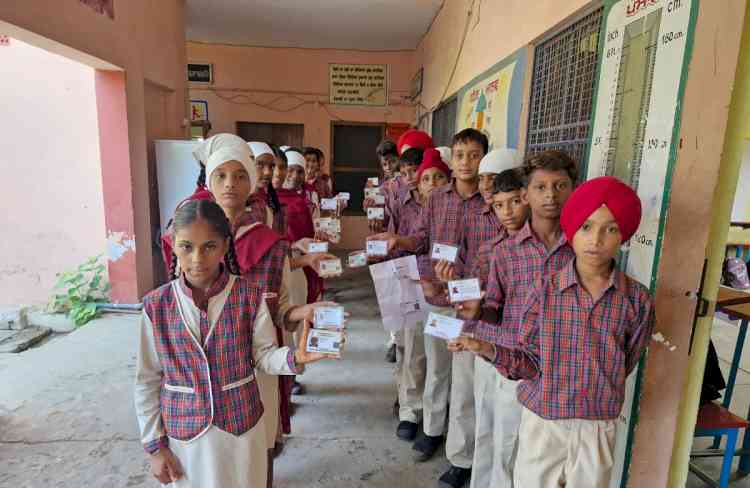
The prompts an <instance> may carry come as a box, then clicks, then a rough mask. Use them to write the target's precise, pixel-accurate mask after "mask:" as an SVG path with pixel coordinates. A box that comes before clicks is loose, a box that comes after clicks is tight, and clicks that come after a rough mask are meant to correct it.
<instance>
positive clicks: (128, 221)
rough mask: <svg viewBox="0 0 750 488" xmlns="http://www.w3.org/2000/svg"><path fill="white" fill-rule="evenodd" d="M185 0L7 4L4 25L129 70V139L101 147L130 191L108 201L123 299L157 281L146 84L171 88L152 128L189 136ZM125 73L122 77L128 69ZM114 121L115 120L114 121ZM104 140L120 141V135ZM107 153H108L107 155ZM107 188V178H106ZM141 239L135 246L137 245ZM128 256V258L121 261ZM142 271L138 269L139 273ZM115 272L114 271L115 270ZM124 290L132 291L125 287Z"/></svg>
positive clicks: (0, 26) (125, 99) (104, 65)
mask: <svg viewBox="0 0 750 488" xmlns="http://www.w3.org/2000/svg"><path fill="white" fill-rule="evenodd" d="M184 8H185V4H184V1H183V0H160V1H159V2H152V1H150V0H128V1H127V2H119V1H118V2H115V18H114V20H112V19H110V18H109V17H107V16H105V15H100V14H98V13H96V12H95V11H94V10H92V9H91V8H89V7H87V6H85V5H83V4H82V3H81V2H79V1H78V0H24V1H23V2H0V30H2V31H3V32H4V33H6V34H10V35H11V36H13V37H17V38H20V39H23V40H25V41H27V42H30V43H33V44H35V45H37V46H41V47H44V48H46V49H48V50H51V51H53V52H57V53H60V54H64V55H65V56H68V57H71V58H74V59H78V60H80V61H82V62H84V63H86V64H88V65H90V66H92V67H95V68H99V69H104V70H116V71H117V70H122V71H124V77H123V88H124V95H123V96H122V97H121V100H120V101H121V102H122V103H123V105H122V107H124V108H125V109H126V113H125V114H124V116H125V119H124V120H125V122H126V126H127V141H126V142H127V144H126V145H125V146H124V147H123V146H122V145H119V144H118V145H115V147H112V148H106V147H102V156H104V153H107V154H108V157H112V156H113V153H116V157H114V158H113V160H114V161H116V162H117V164H120V165H122V166H121V168H119V169H120V170H124V171H125V173H124V174H125V175H127V178H125V179H120V180H118V181H112V182H111V184H112V185H119V186H122V187H124V188H125V189H126V190H127V191H128V192H129V193H130V194H131V199H130V202H129V203H128V205H129V209H127V210H126V211H123V209H122V208H121V207H118V208H108V207H105V214H106V215H107V220H106V234H107V235H109V236H116V237H117V238H118V240H117V242H115V244H116V245H117V246H116V248H117V249H120V250H122V249H123V248H124V252H122V253H119V252H118V253H116V254H114V255H113V256H111V257H113V258H116V259H115V260H114V261H112V262H111V263H110V268H112V267H113V266H119V267H123V268H124V267H125V266H129V267H131V268H132V267H133V266H132V264H128V263H130V262H131V261H132V262H133V263H136V268H135V270H132V271H131V272H130V273H125V272H124V269H123V270H122V272H117V273H115V274H114V276H120V278H121V279H123V280H127V281H128V283H123V284H122V287H121V289H122V290H123V293H124V294H121V295H120V294H115V293H113V298H114V299H115V300H118V301H136V300H139V299H140V297H141V296H142V295H143V294H144V293H145V292H147V291H148V290H149V289H151V288H152V287H153V285H154V281H155V280H154V269H153V259H152V246H151V242H152V228H153V227H154V226H155V224H156V223H155V222H152V219H151V218H150V216H151V212H150V208H149V207H150V200H151V199H150V195H149V178H148V176H149V172H148V164H147V161H148V156H147V155H148V147H149V145H150V144H151V143H152V141H151V140H149V139H148V138H147V118H148V117H149V115H148V113H147V110H146V102H145V99H146V93H145V92H146V88H145V84H146V82H148V83H151V84H153V85H156V86H158V87H159V88H160V89H161V90H162V91H163V92H164V114H163V117H157V118H155V119H154V120H155V122H154V120H152V121H150V122H148V123H149V124H152V127H153V124H154V123H155V124H157V125H158V126H157V127H153V128H151V129H150V130H149V132H152V133H157V132H158V133H160V134H162V135H164V136H168V137H173V138H184V137H186V135H187V131H186V129H185V128H183V126H182V123H183V120H184V117H185V113H186V100H185V95H186V92H187V89H186V81H185V69H186V67H185V59H186V58H185V14H184ZM121 76H122V75H121ZM113 126H116V124H114V125H113ZM102 140H103V141H104V142H105V144H106V143H107V141H118V137H117V136H116V135H115V134H102ZM103 159H104V158H103ZM104 186H105V191H106V187H107V184H106V181H105V185H104ZM131 242H134V243H135V245H130V244H131ZM121 260H124V261H122V262H120V261H121ZM136 270H137V273H136ZM110 271H112V269H110ZM125 290H129V291H127V292H125Z"/></svg>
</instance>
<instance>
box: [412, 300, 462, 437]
mask: <svg viewBox="0 0 750 488" xmlns="http://www.w3.org/2000/svg"><path fill="white" fill-rule="evenodd" d="M427 310H428V312H435V313H441V314H444V315H448V316H451V317H455V314H456V312H455V311H454V310H453V309H452V308H439V307H434V306H432V305H429V307H428V309H427ZM423 326H424V324H421V325H420V327H423ZM422 330H424V329H423V328H422ZM423 337H424V351H425V359H426V364H425V383H424V395H423V396H422V428H423V430H424V433H425V434H427V435H429V436H433V437H436V436H440V435H443V434H445V426H446V423H447V420H448V400H449V398H450V391H451V361H452V357H451V353H450V352H449V351H448V348H447V343H446V342H445V341H444V340H442V339H437V338H435V337H432V336H431V335H427V334H423Z"/></svg>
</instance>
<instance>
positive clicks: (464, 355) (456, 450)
mask: <svg viewBox="0 0 750 488" xmlns="http://www.w3.org/2000/svg"><path fill="white" fill-rule="evenodd" d="M450 401H451V407H450V415H449V418H448V438H447V439H446V441H445V455H446V457H447V458H448V461H449V462H450V463H451V464H452V465H453V466H456V467H459V468H471V463H472V460H473V459H474V430H475V426H474V354H473V353H471V352H456V353H453V361H452V364H451V400H450Z"/></svg>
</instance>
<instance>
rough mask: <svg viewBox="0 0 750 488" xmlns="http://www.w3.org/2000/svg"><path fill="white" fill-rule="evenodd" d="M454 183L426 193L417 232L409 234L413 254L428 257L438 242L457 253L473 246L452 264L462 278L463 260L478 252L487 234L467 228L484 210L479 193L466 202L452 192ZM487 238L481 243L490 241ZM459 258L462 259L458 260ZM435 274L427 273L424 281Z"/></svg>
mask: <svg viewBox="0 0 750 488" xmlns="http://www.w3.org/2000/svg"><path fill="white" fill-rule="evenodd" d="M455 185H456V183H455V181H453V182H452V183H451V184H449V185H445V186H442V187H440V188H436V189H434V190H433V191H432V193H430V198H429V199H428V200H427V205H426V206H425V209H424V211H423V212H422V215H421V218H420V219H419V224H418V225H417V229H416V231H415V232H414V234H412V236H413V237H416V239H417V252H416V254H417V255H419V254H427V255H431V253H432V244H433V243H435V242H439V243H441V244H449V245H452V246H457V247H458V248H459V249H461V248H462V247H465V245H467V246H468V245H470V246H476V249H469V248H466V252H463V253H460V254H463V256H461V255H459V259H457V260H456V275H457V276H460V277H463V276H464V268H466V267H467V266H466V265H467V264H469V263H467V259H473V258H472V256H476V251H477V250H478V249H479V244H481V243H482V242H483V241H482V238H483V237H484V236H485V235H486V234H487V232H486V230H485V229H483V228H480V229H477V228H470V227H469V225H467V224H468V221H469V217H470V216H471V215H473V214H476V213H477V212H480V211H481V210H482V208H483V207H484V199H483V198H482V195H481V194H480V193H479V191H476V192H474V193H472V194H471V195H470V196H469V197H468V198H465V199H464V198H462V197H461V195H459V194H458V191H456V186H455ZM492 237H494V235H490V236H488V237H487V238H486V239H485V240H487V239H491V238H492ZM462 258H463V259H462ZM434 276H435V270H434V269H432V268H431V269H430V274H429V275H428V276H424V277H426V278H434Z"/></svg>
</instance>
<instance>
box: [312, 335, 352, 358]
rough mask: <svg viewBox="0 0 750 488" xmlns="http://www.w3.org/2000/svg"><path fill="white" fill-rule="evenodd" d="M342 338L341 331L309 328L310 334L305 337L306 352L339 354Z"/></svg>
mask: <svg viewBox="0 0 750 488" xmlns="http://www.w3.org/2000/svg"><path fill="white" fill-rule="evenodd" d="M342 340H343V335H342V332H341V331H334V330H325V329H310V335H309V336H308V337H307V352H319V353H323V354H333V355H335V356H340V355H341V342H342Z"/></svg>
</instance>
